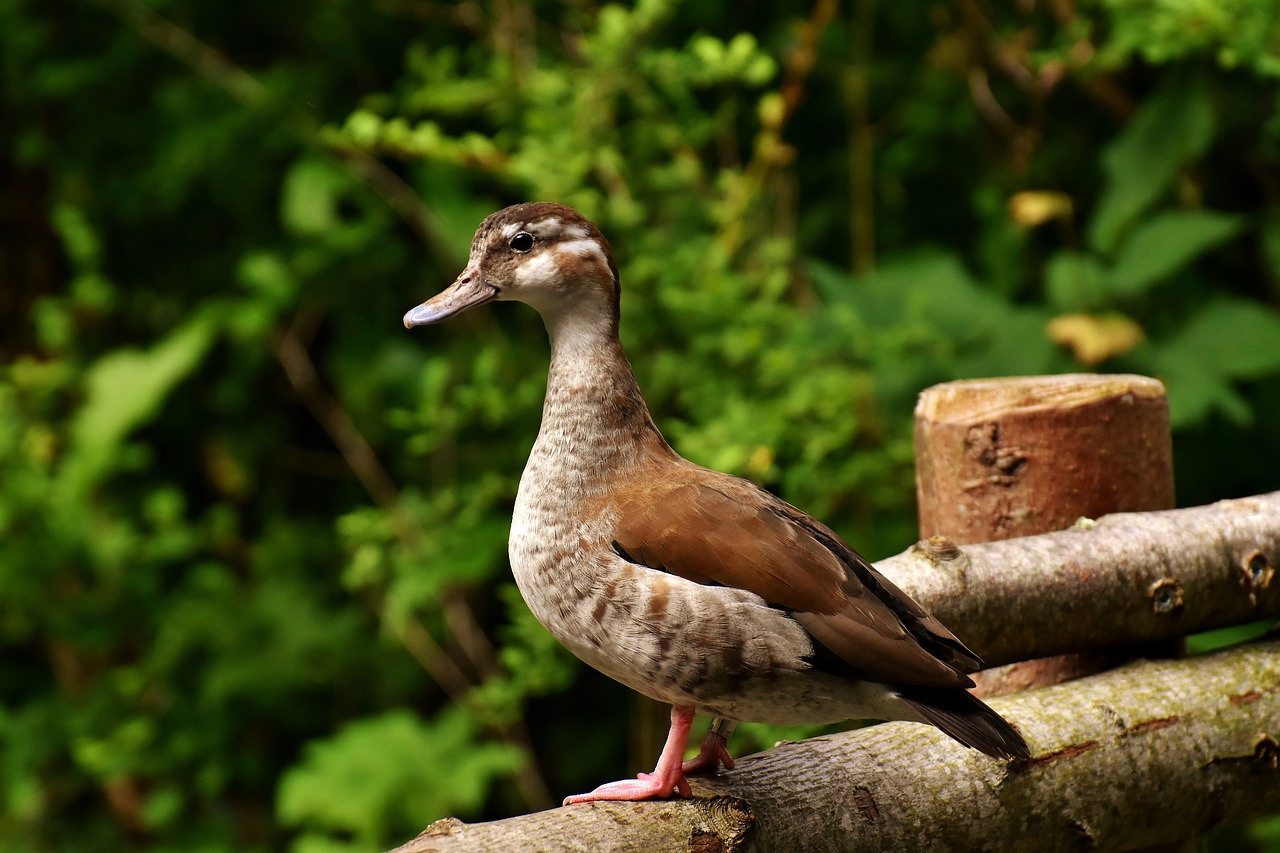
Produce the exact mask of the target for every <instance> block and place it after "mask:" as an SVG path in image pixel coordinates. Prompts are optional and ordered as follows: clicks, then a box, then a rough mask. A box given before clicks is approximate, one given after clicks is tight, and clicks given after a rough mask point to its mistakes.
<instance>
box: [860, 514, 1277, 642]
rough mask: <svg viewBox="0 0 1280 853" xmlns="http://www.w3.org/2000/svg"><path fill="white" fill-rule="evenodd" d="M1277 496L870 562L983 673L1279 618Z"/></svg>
mask: <svg viewBox="0 0 1280 853" xmlns="http://www.w3.org/2000/svg"><path fill="white" fill-rule="evenodd" d="M1278 564H1280V492H1271V493H1269V494H1265V495H1258V496H1256V497H1251V498H1240V499H1236V500H1229V501H1219V502H1218V503H1214V504H1209V505H1207V506H1202V507H1193V508H1190V509H1177V510H1166V511H1164V512H1147V513H1118V514H1116V515H1110V516H1106V517H1105V518H1102V519H1099V520H1097V521H1084V522H1081V523H1078V524H1076V525H1074V526H1073V527H1071V528H1070V529H1068V530H1060V531H1057V532H1054V533H1045V534H1041V535H1039V536H1026V537H1022V538H1020V539H1009V540H1005V541H1003V542H982V543H976V544H973V545H966V546H964V547H963V548H962V547H960V546H958V545H955V544H954V543H951V542H950V541H949V540H946V539H943V538H940V537H938V538H934V539H931V540H926V541H925V542H922V543H919V544H917V545H915V546H912V547H911V548H909V549H908V550H906V551H904V552H903V553H901V554H898V555H896V556H893V557H889V558H888V559H885V560H881V561H880V562H878V563H876V567H877V568H878V569H880V571H882V572H883V573H884V574H885V576H887V577H888V578H889V579H890V580H892V581H893V582H894V583H896V584H898V585H899V586H900V587H902V589H903V590H905V591H906V592H907V593H908V594H909V595H911V596H912V597H913V598H915V599H916V600H917V601H919V602H920V603H921V604H922V605H924V606H925V607H927V608H928V609H929V610H930V611H932V612H933V614H934V615H935V616H937V617H938V618H939V619H941V620H942V623H943V624H944V625H946V626H947V627H948V628H950V629H951V630H952V631H953V632H955V634H956V636H958V637H959V638H960V639H961V640H962V641H964V643H965V644H966V645H968V646H969V647H970V648H971V649H973V650H974V651H975V652H977V653H978V654H979V655H981V656H982V658H983V659H984V660H985V661H986V663H987V664H988V665H995V664H1002V663H1008V662H1011V661H1016V660H1026V659H1028V658H1035V657H1044V656H1046V655H1052V654H1063V653H1066V652H1074V651H1081V650H1094V649H1105V648H1111V647H1115V646H1120V645H1132V644H1140V643H1145V642H1152V641H1157V640H1166V639H1171V638H1175V637H1182V636H1186V635H1187V634H1192V633H1196V632H1198V631H1207V630H1211V629H1214V628H1223V627H1227V626H1230V625H1239V624H1242V623H1246V622H1251V621H1254V620H1258V619H1265V618H1268V617H1274V616H1277V615H1280V582H1277V581H1275V580H1274V578H1275V574H1276V566H1277V565H1278Z"/></svg>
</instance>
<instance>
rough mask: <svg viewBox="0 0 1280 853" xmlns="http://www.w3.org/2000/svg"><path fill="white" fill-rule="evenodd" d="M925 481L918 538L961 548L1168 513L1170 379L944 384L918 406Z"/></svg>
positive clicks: (1074, 377)
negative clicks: (1118, 515)
mask: <svg viewBox="0 0 1280 853" xmlns="http://www.w3.org/2000/svg"><path fill="white" fill-rule="evenodd" d="M916 489H917V494H918V498H919V508H920V535H921V536H922V537H926V538H927V537H929V536H934V535H945V536H948V537H950V538H951V539H952V540H953V541H956V542H959V543H961V544H965V543H969V542H985V541H988V540H991V539H1009V538H1012V537H1015V536H1027V535H1031V534H1035V533H1044V532H1046V531H1049V530H1060V529H1062V528H1064V527H1068V526H1070V525H1071V523H1072V522H1074V521H1075V520H1076V518H1078V517H1080V516H1082V515H1083V516H1088V517H1091V518H1093V517H1097V516H1100V515H1104V514H1106V513H1112V512H1139V511H1144V510H1156V509H1168V508H1170V507H1172V506H1173V505H1174V504H1173V446H1172V442H1171V440H1170V433H1169V406H1168V401H1167V400H1166V398H1165V392H1164V386H1163V385H1162V384H1161V383H1160V382H1159V381H1158V380H1155V379H1151V378H1149V377H1145V376H1124V375H1120V376H1115V375H1107V376H1100V375H1096V374H1071V375H1062V376H1017V377H1009V378H1004V379H975V380H969V381H963V382H948V383H946V384H943V385H935V386H934V387H932V388H928V389H926V390H925V391H924V392H923V393H922V394H921V395H920V401H919V403H918V404H917V406H916Z"/></svg>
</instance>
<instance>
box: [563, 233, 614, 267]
mask: <svg viewBox="0 0 1280 853" xmlns="http://www.w3.org/2000/svg"><path fill="white" fill-rule="evenodd" d="M557 249H558V250H559V251H561V252H568V253H569V254H571V255H577V256H578V257H580V258H587V257H591V256H593V255H594V256H595V257H596V258H598V259H599V260H601V261H604V262H605V263H608V259H607V258H606V257H605V254H604V249H603V248H601V246H600V244H599V243H598V242H597V241H595V240H592V239H591V238H590V237H585V238H583V239H579V240H570V241H568V242H566V243H561V244H560V245H559V246H558V247H557Z"/></svg>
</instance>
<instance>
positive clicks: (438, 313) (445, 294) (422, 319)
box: [404, 272, 498, 329]
mask: <svg viewBox="0 0 1280 853" xmlns="http://www.w3.org/2000/svg"><path fill="white" fill-rule="evenodd" d="M497 295H498V291H497V289H496V288H493V287H490V286H489V285H487V284H485V283H484V280H483V278H481V277H480V276H479V275H471V276H468V275H467V273H466V272H464V273H463V274H462V275H460V276H458V280H457V281H455V282H454V283H453V284H451V285H449V286H448V287H446V288H445V289H444V290H442V291H440V292H439V293H437V294H436V295H435V296H433V297H431V298H430V299H428V300H427V301H426V302H424V303H422V304H421V305H419V306H418V307H417V308H414V309H412V310H411V311H409V312H408V313H407V314H405V315H404V327H405V328H406V329H412V328H413V327H414V326H428V325H430V324H432V323H439V322H440V321H441V320H447V319H449V318H450V317H452V316H453V315H454V314H459V313H461V312H463V311H466V310H467V309H468V308H474V307H475V306H477V305H483V304H484V303H486V302H488V301H490V300H492V299H493V298H495V297H496V296H497Z"/></svg>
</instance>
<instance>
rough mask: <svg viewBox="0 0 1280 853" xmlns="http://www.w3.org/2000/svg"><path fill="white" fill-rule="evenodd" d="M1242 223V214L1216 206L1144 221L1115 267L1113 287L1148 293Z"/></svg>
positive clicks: (1125, 292) (1124, 293)
mask: <svg viewBox="0 0 1280 853" xmlns="http://www.w3.org/2000/svg"><path fill="white" fill-rule="evenodd" d="M1242 225H1243V220H1242V219H1241V218H1240V217H1239V216H1232V215H1230V214H1226V213H1217V212H1215V211H1212V210H1187V211H1176V212H1171V213H1164V214H1161V215H1160V216H1157V217H1155V218H1154V219H1152V220H1150V221H1149V222H1144V223H1143V224H1142V225H1141V226H1140V227H1139V228H1138V229H1137V230H1136V231H1134V232H1133V235H1132V236H1131V237H1130V238H1129V239H1128V240H1127V241H1125V243H1124V246H1123V248H1122V249H1121V251H1120V255H1119V257H1118V258H1117V259H1116V263H1115V266H1114V267H1112V269H1111V276H1110V287H1111V290H1112V291H1113V292H1115V293H1116V294H1118V295H1121V296H1136V295H1138V294H1141V293H1144V292H1146V291H1147V290H1148V289H1150V288H1151V287H1153V286H1155V285H1157V284H1159V283H1160V282H1161V281H1164V280H1165V279H1167V278H1168V277H1169V276H1171V275H1173V274H1174V273H1176V272H1177V271H1178V270H1180V269H1182V268H1183V267H1185V266H1186V265H1187V264H1189V263H1191V262H1192V261H1193V260H1195V259H1196V258H1197V257H1199V256H1200V255H1202V254H1204V253H1205V252H1207V251H1209V250H1210V249H1212V248H1214V247H1215V246H1218V245H1220V244H1222V243H1225V242H1226V241H1227V240H1230V239H1231V238H1232V237H1234V236H1236V235H1237V234H1238V233H1240V228H1241V226H1242Z"/></svg>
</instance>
